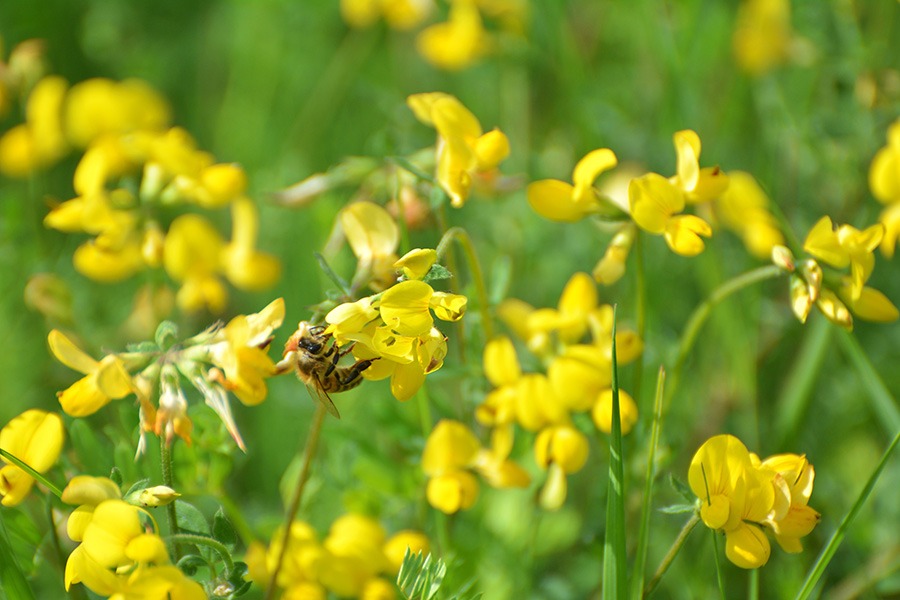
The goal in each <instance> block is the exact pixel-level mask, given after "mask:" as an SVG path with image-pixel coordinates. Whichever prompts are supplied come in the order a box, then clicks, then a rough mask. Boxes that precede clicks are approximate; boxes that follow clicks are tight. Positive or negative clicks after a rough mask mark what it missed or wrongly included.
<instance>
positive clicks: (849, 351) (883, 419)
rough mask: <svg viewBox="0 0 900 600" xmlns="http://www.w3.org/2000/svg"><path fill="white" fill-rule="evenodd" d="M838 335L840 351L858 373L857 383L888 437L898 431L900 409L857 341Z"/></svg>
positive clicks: (846, 334) (850, 335) (847, 334)
mask: <svg viewBox="0 0 900 600" xmlns="http://www.w3.org/2000/svg"><path fill="white" fill-rule="evenodd" d="M840 333H841V335H840V336H838V342H839V343H840V344H841V349H842V350H843V351H844V353H845V354H846V355H847V358H849V359H850V362H851V363H853V367H854V368H855V369H856V371H857V373H859V382H860V383H861V384H862V386H863V387H865V388H866V391H867V392H869V393H868V396H869V401H870V402H871V403H872V408H873V409H874V410H875V413H876V414H877V415H878V418H877V419H876V421H878V422H879V423H881V424H882V425H883V426H884V428H885V433H887V434H888V435H892V434H893V433H894V432H896V431H900V409H898V408H897V400H896V398H894V397H893V395H891V393H890V392H889V391H888V389H887V386H886V385H884V381H882V380H881V376H880V375H879V374H878V371H876V370H875V367H873V366H872V362H871V361H870V360H869V357H868V356H867V355H866V353H865V351H864V350H863V349H862V347H861V346H860V345H859V341H858V340H857V339H856V338H855V337H853V334H851V333H850V332H848V331H843V330H841V332H840Z"/></svg>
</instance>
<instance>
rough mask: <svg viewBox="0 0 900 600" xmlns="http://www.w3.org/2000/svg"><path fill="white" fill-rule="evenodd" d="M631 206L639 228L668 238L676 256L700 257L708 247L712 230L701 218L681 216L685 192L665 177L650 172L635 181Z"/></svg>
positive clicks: (630, 197)
mask: <svg viewBox="0 0 900 600" xmlns="http://www.w3.org/2000/svg"><path fill="white" fill-rule="evenodd" d="M628 204H629V207H630V210H631V217H632V219H634V222H635V223H637V225H638V227H640V228H641V229H643V230H644V231H647V232H648V233H653V234H656V235H664V236H665V240H666V244H668V246H669V248H671V249H672V251H673V252H675V253H676V254H680V255H682V256H696V255H697V254H700V253H701V252H703V249H704V247H705V246H704V243H703V240H702V238H703V237H710V236H711V235H712V228H711V227H710V226H709V224H708V223H707V222H706V221H704V220H703V219H701V218H700V217H697V216H695V215H682V214H679V213H681V211H682V210H684V204H685V196H684V193H683V192H682V191H681V190H680V189H678V188H677V187H676V186H675V185H673V184H672V183H671V182H670V181H669V180H668V179H666V178H665V177H663V176H662V175H657V174H656V173H647V174H646V175H644V176H642V177H638V178H637V179H632V180H631V184H630V185H629V186H628Z"/></svg>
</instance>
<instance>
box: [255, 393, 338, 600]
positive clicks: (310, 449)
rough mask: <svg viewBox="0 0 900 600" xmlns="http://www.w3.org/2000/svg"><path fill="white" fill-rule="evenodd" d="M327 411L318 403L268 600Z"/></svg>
mask: <svg viewBox="0 0 900 600" xmlns="http://www.w3.org/2000/svg"><path fill="white" fill-rule="evenodd" d="M326 410H327V409H326V408H325V405H324V404H322V403H321V402H317V403H316V412H315V414H314V415H313V420H312V423H311V424H310V426H309V436H308V437H307V438H306V448H304V450H303V464H302V465H301V467H300V475H299V477H298V479H297V487H296V488H295V489H294V497H293V498H292V499H291V504H290V506H289V507H288V509H287V512H286V513H285V515H284V534H283V536H282V540H281V549H280V550H279V552H278V561H277V562H276V563H275V568H274V569H272V575H271V577H270V578H269V586H268V589H267V590H266V596H265V597H266V600H271V599H272V598H274V597H275V594H276V591H275V590H276V588H277V587H278V586H277V582H278V572H279V571H281V565H282V564H284V557H285V555H286V554H287V549H288V542H289V541H290V538H291V525H292V524H293V523H294V518H295V517H296V516H297V511H299V510H300V501H301V500H302V499H303V490H304V488H305V487H306V482H307V480H308V479H309V470H310V466H311V465H312V459H313V457H314V456H315V454H316V450H317V449H318V447H319V434H321V433H322V423H323V422H324V421H325V411H326Z"/></svg>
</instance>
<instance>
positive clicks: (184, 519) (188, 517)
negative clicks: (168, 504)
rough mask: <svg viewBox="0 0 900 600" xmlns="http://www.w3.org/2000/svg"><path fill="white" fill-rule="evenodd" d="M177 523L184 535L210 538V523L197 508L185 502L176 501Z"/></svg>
mask: <svg viewBox="0 0 900 600" xmlns="http://www.w3.org/2000/svg"><path fill="white" fill-rule="evenodd" d="M175 512H176V514H177V520H176V523H177V524H178V530H179V531H180V532H182V533H194V534H197V535H205V536H207V537H209V536H210V531H209V523H208V522H207V521H206V517H204V516H203V513H202V512H200V510H199V509H197V507H196V506H194V505H193V504H190V503H188V502H185V501H184V500H176V501H175Z"/></svg>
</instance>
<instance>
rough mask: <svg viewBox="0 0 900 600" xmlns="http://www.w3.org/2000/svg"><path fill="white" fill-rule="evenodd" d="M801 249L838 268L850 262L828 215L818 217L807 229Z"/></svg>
mask: <svg viewBox="0 0 900 600" xmlns="http://www.w3.org/2000/svg"><path fill="white" fill-rule="evenodd" d="M803 249H804V250H806V251H807V252H809V253H810V254H812V255H813V256H815V257H816V258H818V259H820V260H823V261H825V262H826V263H828V264H829V265H831V266H832V267H837V268H838V269H841V268H843V267H846V266H847V265H848V264H850V256H849V254H847V251H846V250H845V249H844V248H842V247H841V244H840V242H839V241H838V236H837V233H836V232H835V231H834V224H833V223H832V222H831V218H830V217H828V216H825V217H822V218H821V219H819V220H818V221H817V222H816V224H815V225H813V228H812V229H810V230H809V233H808V234H807V236H806V241H804V242H803Z"/></svg>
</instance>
